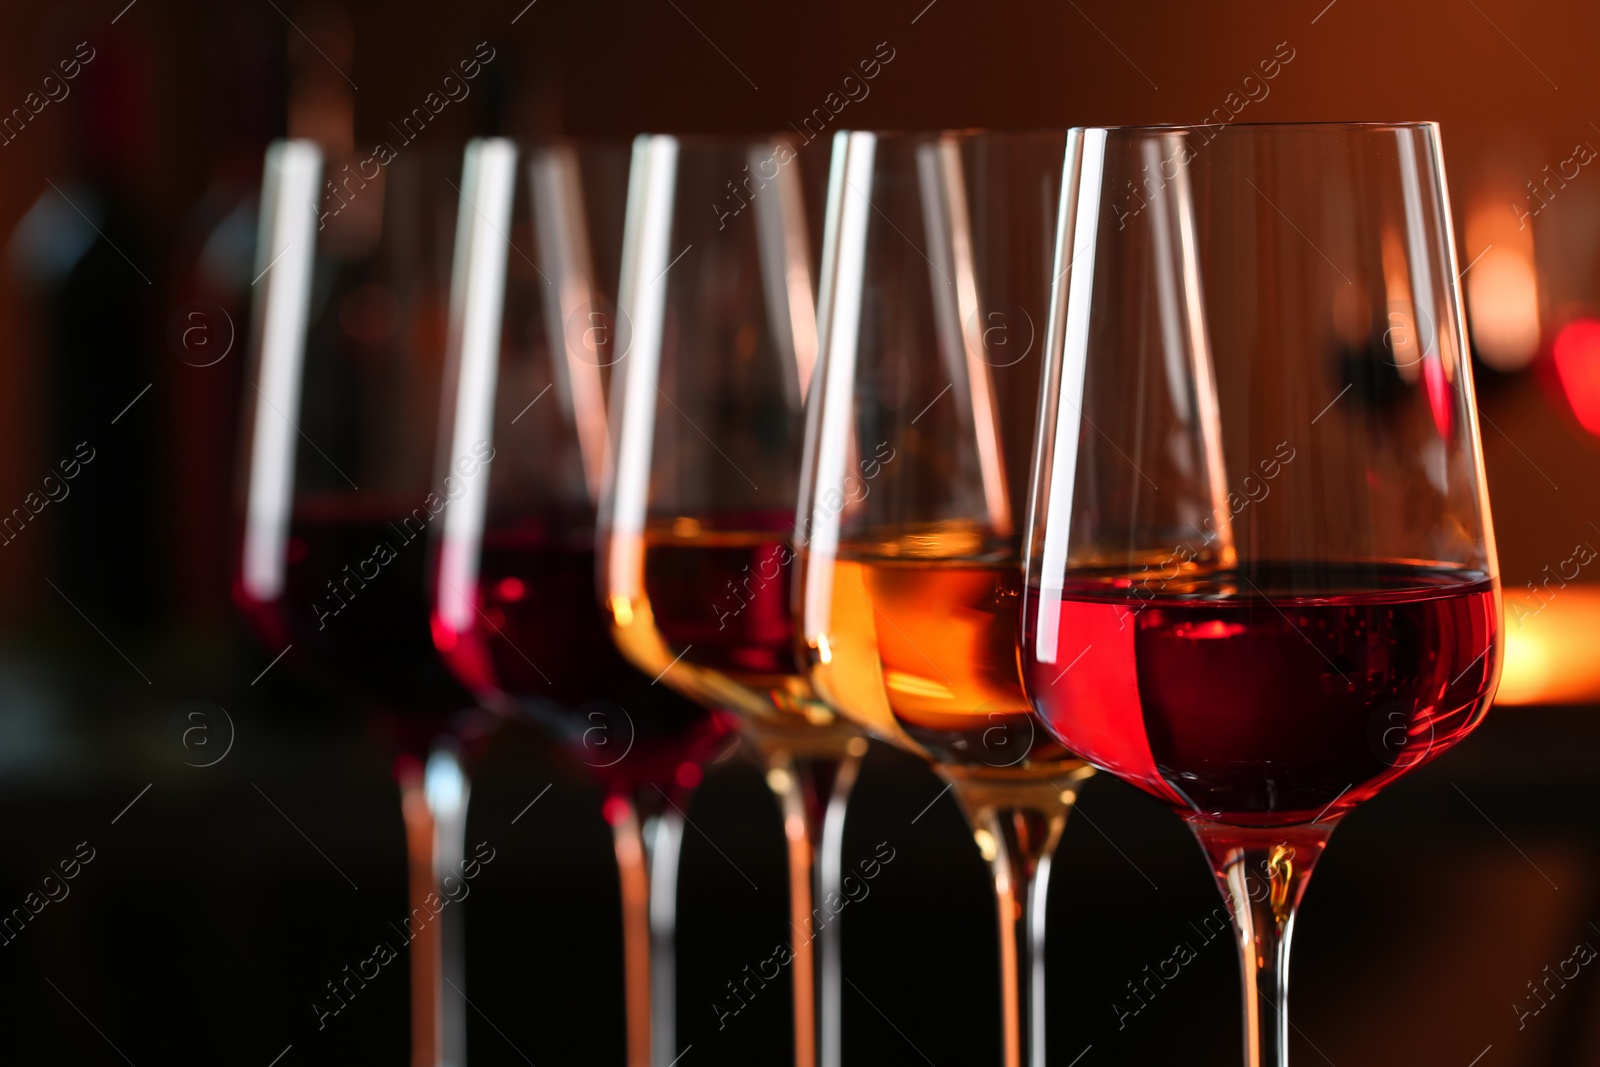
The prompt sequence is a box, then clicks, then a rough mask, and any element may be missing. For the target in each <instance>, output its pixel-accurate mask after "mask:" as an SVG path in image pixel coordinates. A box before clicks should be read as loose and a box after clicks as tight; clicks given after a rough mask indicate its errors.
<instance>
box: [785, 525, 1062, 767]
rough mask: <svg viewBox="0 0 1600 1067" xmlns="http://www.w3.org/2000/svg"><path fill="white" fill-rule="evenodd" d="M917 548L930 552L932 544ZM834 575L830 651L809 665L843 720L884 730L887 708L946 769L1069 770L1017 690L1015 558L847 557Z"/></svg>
mask: <svg viewBox="0 0 1600 1067" xmlns="http://www.w3.org/2000/svg"><path fill="white" fill-rule="evenodd" d="M918 541H919V542H922V545H921V546H919V547H923V548H924V549H925V547H926V542H927V541H928V538H927V537H926V536H922V537H919V538H918ZM890 547H891V551H894V550H898V549H902V548H904V547H905V546H900V545H896V546H890ZM834 567H835V569H834V595H833V599H832V604H831V612H830V613H831V620H830V625H829V630H828V636H827V640H826V646H827V649H826V654H823V653H822V650H821V649H820V648H819V649H818V650H816V652H815V662H816V665H817V667H816V673H817V677H818V683H819V689H820V690H821V691H822V692H823V693H824V694H826V695H827V696H828V697H829V698H830V699H832V700H835V701H837V702H838V705H839V706H840V707H841V708H842V709H844V710H845V712H846V714H850V715H852V716H855V717H859V720H860V721H861V722H862V723H863V725H866V726H868V727H869V728H876V729H878V730H879V732H880V733H882V732H884V731H883V725H884V724H883V722H882V716H883V715H884V713H885V712H886V713H887V714H888V716H889V717H890V719H891V720H892V722H893V723H894V725H895V726H896V727H898V729H899V731H901V732H903V733H904V735H905V736H906V737H908V738H910V739H911V740H912V741H914V742H915V743H916V745H917V746H918V747H920V748H922V749H923V750H924V751H925V752H926V753H927V754H928V755H930V756H932V757H933V758H934V759H935V760H936V761H938V762H940V763H944V764H961V765H968V766H970V767H971V768H973V769H974V770H981V769H983V768H990V769H992V770H995V771H1012V770H1037V769H1040V768H1047V767H1053V766H1058V765H1062V764H1065V763H1067V762H1072V763H1073V764H1074V765H1076V762H1077V761H1076V760H1075V759H1074V757H1073V756H1072V754H1071V753H1070V752H1068V751H1067V750H1066V748H1064V747H1063V746H1062V745H1061V744H1060V743H1059V742H1058V741H1056V740H1055V738H1054V737H1052V736H1051V735H1050V733H1049V732H1048V731H1047V730H1045V729H1044V727H1043V726H1041V725H1040V724H1038V722H1037V721H1036V719H1035V717H1034V715H1033V711H1032V709H1031V708H1030V707H1029V706H1028V701H1027V697H1026V696H1025V695H1024V693H1023V690H1022V678H1021V675H1020V674H1019V672H1018V666H1017V621H1018V593H1019V592H1020V590H1021V586H1022V573H1021V568H1020V566H1019V564H1018V563H1017V562H1016V561H1015V560H1014V559H982V558H980V559H966V558H960V557H956V558H948V557H939V556H928V555H926V554H915V553H914V554H910V555H899V554H895V555H891V554H888V553H885V554H881V555H879V554H876V553H875V554H872V555H860V554H855V553H851V554H849V555H844V556H842V557H841V558H840V559H839V560H838V561H837V562H836V563H835V565H834ZM874 683H876V685H877V688H876V690H874Z"/></svg>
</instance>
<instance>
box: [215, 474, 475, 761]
mask: <svg viewBox="0 0 1600 1067" xmlns="http://www.w3.org/2000/svg"><path fill="white" fill-rule="evenodd" d="M391 517H392V519H393V521H390V519H391ZM405 517H406V512H405V511H403V510H399V509H398V508H390V507H386V506H384V502H383V501H381V500H376V501H374V500H369V499H366V498H363V497H354V496H352V497H347V498H345V497H341V498H333V499H324V500H312V501H301V502H300V503H298V504H297V505H296V509H295V516H294V518H293V520H292V521H291V522H290V526H289V539H288V544H287V547H286V557H287V558H286V560H285V571H284V582H283V588H282V591H281V593H280V594H279V595H278V596H277V597H276V598H274V599H271V600H260V599H257V598H256V597H255V596H253V595H252V594H251V593H250V591H249V590H248V589H247V588H246V586H245V585H244V584H243V583H242V582H240V583H236V585H235V596H236V598H237V600H238V602H239V605H240V607H241V608H242V609H243V610H244V613H245V615H246V616H247V618H248V619H249V620H250V623H251V625H252V626H253V628H254V629H255V631H256V633H257V635H258V637H259V638H260V640H261V642H262V644H263V646H264V647H265V648H266V649H267V651H268V652H270V653H271V654H274V655H276V654H277V653H278V652H280V651H282V650H283V649H284V647H285V646H290V645H292V646H293V647H292V650H291V651H290V653H289V655H288V657H287V660H288V661H289V662H291V663H293V664H294V665H295V666H296V667H298V668H299V669H301V670H302V671H304V672H306V673H308V674H310V675H311V676H312V677H313V678H314V679H315V680H316V681H317V682H319V683H320V684H322V685H323V686H325V687H328V688H330V689H331V690H333V691H334V692H337V693H342V694H344V695H347V696H348V697H349V699H351V700H353V701H357V702H361V703H374V704H376V705H378V706H379V708H380V709H381V710H383V711H385V712H387V713H388V714H389V716H390V721H389V724H388V725H389V726H390V727H391V728H392V731H393V732H395V733H396V734H398V735H399V736H398V737H397V738H396V739H397V740H398V741H400V743H402V744H405V745H408V746H409V745H412V744H413V743H420V744H424V745H425V744H426V743H427V741H428V740H431V738H432V737H433V736H435V735H436V734H437V733H438V732H439V731H440V730H441V729H442V727H443V719H444V718H445V717H447V716H450V715H452V714H454V713H456V712H459V711H462V710H464V709H466V708H470V707H472V706H473V700H472V697H471V696H470V695H469V694H468V693H467V692H466V690H465V689H463V688H462V687H461V686H460V685H459V684H458V683H457V682H456V681H455V679H454V678H453V677H452V676H451V675H450V673H449V672H448V671H447V670H445V668H444V665H443V664H442V663H440V661H439V657H438V655H437V654H436V653H435V652H434V649H433V640H432V636H431V635H430V633H429V629H428V614H429V595H428V590H429V585H428V573H429V565H430V560H429V545H428V541H427V536H426V533H425V532H418V531H417V530H416V529H415V526H416V523H415V521H414V520H413V521H412V522H411V524H410V525H409V526H407V525H405V524H404V523H403V522H402V519H404V518H405ZM396 716H398V721H397V720H396V718H395V717H396Z"/></svg>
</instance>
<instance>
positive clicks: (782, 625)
mask: <svg viewBox="0 0 1600 1067" xmlns="http://www.w3.org/2000/svg"><path fill="white" fill-rule="evenodd" d="M791 527H792V523H791ZM646 541H647V544H648V546H649V547H648V555H647V560H648V564H647V566H646V568H645V592H646V595H647V596H649V598H650V603H651V605H652V607H653V609H654V611H655V616H656V628H657V629H658V630H659V631H660V633H661V637H662V639H663V640H665V641H666V643H667V644H668V645H670V646H671V647H673V648H690V649H691V651H690V652H688V653H686V654H685V658H687V659H690V660H692V661H693V662H694V663H695V664H696V665H698V666H701V667H705V668H708V669H710V670H714V671H719V672H721V673H723V674H726V675H728V676H730V677H733V678H739V679H760V678H765V677H768V676H784V677H789V676H796V675H798V674H800V665H799V661H798V657H797V655H796V649H795V643H794V641H795V638H794V618H793V614H792V612H791V610H790V586H791V572H790V570H789V566H788V565H789V563H790V562H791V561H792V560H793V559H794V553H793V552H792V550H791V549H790V548H789V545H788V542H787V541H786V540H784V539H782V538H781V537H780V536H779V535H778V534H775V533H772V532H769V531H768V530H766V529H765V528H763V527H757V528H755V529H747V530H731V531H730V530H704V531H701V532H699V533H697V534H694V535H692V536H691V537H689V538H683V537H677V536H672V535H668V536H664V537H663V536H656V537H651V536H650V535H648V534H647V535H646ZM755 687H757V688H759V683H758V684H757V685H756V686H755Z"/></svg>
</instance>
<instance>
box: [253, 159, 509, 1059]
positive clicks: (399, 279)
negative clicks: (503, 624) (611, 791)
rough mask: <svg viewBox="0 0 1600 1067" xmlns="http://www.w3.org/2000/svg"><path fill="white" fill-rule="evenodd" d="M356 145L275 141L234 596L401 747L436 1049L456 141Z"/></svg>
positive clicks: (465, 471) (446, 801) (447, 893)
mask: <svg viewBox="0 0 1600 1067" xmlns="http://www.w3.org/2000/svg"><path fill="white" fill-rule="evenodd" d="M344 162H345V161H344V160H342V159H340V158H338V156H337V155H335V156H332V157H329V156H327V155H326V154H325V153H324V151H323V149H321V148H319V147H318V146H317V145H316V144H315V143H313V142H311V141H306V140H287V141H279V142H276V143H275V144H273V145H272V146H271V148H269V150H268V152H267V157H266V166H265V171H264V175H263V187H262V197H261V203H262V213H261V222H260V236H259V238H258V240H257V245H256V247H257V249H258V252H257V264H256V274H257V279H256V282H255V305H254V314H253V316H252V320H251V338H250V340H251V353H250V359H251V364H250V371H249V376H248V378H247V379H246V380H247V381H248V383H249V388H248V390H247V391H246V393H245V409H246V417H245V428H244V432H245V437H244V448H243V450H242V451H243V455H244V457H245V461H246V462H245V470H244V472H243V477H242V479H241V493H240V496H241V498H242V499H241V501H240V503H241V506H242V522H241V526H242V529H241V532H240V543H239V555H238V557H237V558H238V567H237V570H236V571H235V574H234V597H235V600H236V602H237V603H238V605H239V607H240V609H241V610H242V611H243V613H244V614H245V616H246V617H247V619H248V620H249V622H250V623H251V624H252V627H253V629H254V630H255V631H256V635H257V636H258V638H259V639H260V641H261V643H262V646H263V651H264V653H265V655H266V656H270V657H274V658H273V659H272V661H271V663H268V664H266V667H267V668H268V669H271V667H272V666H273V665H274V664H276V663H277V661H278V659H280V658H285V659H286V660H287V663H288V665H291V666H294V667H297V668H299V669H301V670H302V671H303V672H305V673H307V674H308V675H310V676H311V677H312V678H313V679H314V680H315V681H316V682H318V683H319V684H320V685H321V686H322V687H323V688H324V689H325V690H326V691H328V692H330V693H333V694H337V695H338V696H339V697H340V698H341V699H344V700H347V701H349V702H350V703H351V704H352V705H353V706H356V707H359V708H361V709H362V710H363V712H365V713H367V714H368V715H369V716H370V717H371V718H372V720H373V722H374V723H375V725H376V726H377V728H378V730H379V732H380V733H381V734H382V735H383V736H384V737H385V738H386V739H387V740H388V741H389V742H390V743H391V745H392V746H393V747H394V748H395V750H396V751H397V753H398V758H397V759H396V761H395V774H396V777H397V779H398V782H399V785H400V790H401V802H402V809H401V810H402V813H403V815H404V818H405V826H406V848H407V853H408V859H409V877H408V886H409V892H410V904H411V906H412V907H413V909H420V910H414V911H413V912H412V914H413V915H421V916H429V917H430V918H428V920H427V921H419V922H418V923H417V924H415V927H414V928H413V927H411V926H408V928H407V930H406V931H405V933H406V938H407V940H406V942H405V943H406V944H407V945H409V951H410V955H411V976H412V995H411V1029H412V1056H413V1062H414V1063H416V1064H419V1065H427V1067H433V1065H434V1064H442V1063H455V1064H459V1063H462V1062H463V1061H464V1057H465V1044H466V1018H465V1007H464V1004H463V997H462V995H460V994H459V991H460V990H461V989H464V981H465V979H464V977H463V967H462V959H461V955H462V945H463V942H462V932H463V928H462V925H461V911H462V909H461V907H460V906H459V905H455V906H451V905H452V904H453V898H458V897H460V896H461V886H462V882H463V870H464V867H463V864H464V861H465V856H464V849H465V835H466V812H467V799H468V792H469V786H468V780H467V775H466V771H465V769H464V765H463V759H462V741H463V740H464V739H466V740H470V739H471V738H472V737H473V736H475V735H477V734H479V733H481V729H480V727H479V726H478V725H477V723H476V721H475V719H474V716H473V714H472V709H473V707H474V704H473V700H472V697H471V695H470V694H469V693H468V692H467V691H466V690H465V689H463V688H462V687H461V686H460V685H459V684H457V683H456V681H455V680H454V679H453V678H452V677H451V676H450V674H449V673H448V672H447V671H446V670H445V669H444V666H443V664H442V663H441V662H440V660H439V658H438V656H437V655H436V654H435V653H434V649H433V642H432V638H431V636H430V633H429V627H428V618H429V595H428V594H429V582H428V572H429V568H430V565H431V558H430V536H431V535H432V534H433V532H434V531H435V529H436V528H437V526H438V524H439V522H440V521H441V520H440V519H439V517H438V516H439V514H440V513H441V512H443V511H445V510H446V509H447V507H448V505H449V504H450V502H451V501H452V500H453V499H454V498H456V497H458V496H459V495H460V493H461V489H460V486H461V485H462V484H463V483H465V484H467V485H471V484H473V482H474V481H475V480H476V479H480V478H482V476H483V475H482V464H483V461H484V459H485V457H484V456H483V455H479V454H476V453H473V454H468V455H466V456H463V457H462V459H463V461H464V463H463V466H462V467H461V468H460V469H459V470H453V471H451V472H450V473H449V474H448V475H442V476H441V475H439V474H437V473H436V472H435V469H434V457H433V450H432V447H433V443H434V437H433V430H434V427H435V426H436V424H437V421H438V414H439V386H440V379H441V372H442V369H443V364H444V350H445V344H444V339H445V323H446V319H447V299H446V294H447V290H448V285H449V279H450V266H451V245H452V235H453V232H454V230H455V225H456V217H457V214H458V199H459V198H458V196H457V191H456V188H455V187H454V184H455V183H456V182H457V181H459V178H460V168H461V156H460V153H459V152H427V151H423V150H421V149H413V150H411V151H409V152H407V153H405V154H404V155H401V156H399V157H397V158H394V159H392V160H391V161H389V162H388V165H387V166H384V167H382V168H365V169H364V168H362V167H361V166H360V160H356V159H352V160H351V161H350V165H349V166H348V167H345V166H343V165H342V164H343V163H344ZM368 162H370V161H368ZM373 169H375V173H373V174H367V175H366V176H363V174H364V173H366V171H367V170H373ZM336 179H337V181H336ZM473 869H474V870H476V868H473ZM430 899H431V900H432V902H433V903H434V904H438V907H434V906H432V905H430ZM440 901H450V902H451V903H450V904H440V903H439V902H440ZM447 984H454V985H455V987H456V990H457V992H456V993H451V994H450V995H446V993H447V990H446V985H447Z"/></svg>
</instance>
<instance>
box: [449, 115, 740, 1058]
mask: <svg viewBox="0 0 1600 1067" xmlns="http://www.w3.org/2000/svg"><path fill="white" fill-rule="evenodd" d="M627 174H628V148H627V144H626V142H615V143H613V142H604V141H595V142H568V141H548V142H541V143H519V142H516V141H512V140H507V139H500V138H496V139H489V140H478V141H474V142H472V143H471V144H470V145H469V146H468V148H467V155H466V166H465V169H464V172H463V178H462V195H463V198H464V200H465V201H466V202H468V203H470V209H468V210H464V211H463V212H462V216H461V230H460V236H459V240H458V246H457V248H458V251H457V256H456V268H455V271H456V272H455V278H454V282H453V286H452V304H451V311H450V330H449V343H448V348H447V353H446V371H445V378H444V408H445V410H444V415H443V419H442V422H443V425H442V429H441V436H440V443H441V449H442V452H441V463H444V464H448V463H455V462H458V460H457V457H460V456H471V455H475V454H477V453H479V452H486V453H488V454H490V455H492V456H493V462H492V463H491V464H489V465H488V466H487V467H486V468H485V470H484V473H483V474H482V476H480V477H479V478H477V479H472V480H469V481H467V482H466V483H465V486H464V492H463V494H462V496H461V498H460V499H458V500H456V501H455V502H454V503H453V504H452V505H451V506H450V509H449V510H448V511H447V512H446V514H445V515H444V516H443V517H442V520H441V521H442V523H443V525H442V527H441V533H442V541H441V543H440V553H439V565H438V569H437V572H436V574H435V581H434V587H433V597H434V601H433V602H434V612H433V636H434V642H435V644H436V645H437V647H438V649H439V651H440V653H441V654H442V655H443V657H444V659H445V661H446V662H447V663H448V664H449V666H450V668H451V669H452V670H453V671H454V672H455V674H456V676H457V677H458V678H459V679H460V680H461V682H462V684H464V685H465V686H467V687H468V688H469V689H470V690H471V691H472V692H473V694H474V695H475V696H476V697H477V698H478V700H479V701H480V702H481V703H482V704H483V705H484V706H485V707H488V708H492V709H495V710H497V711H500V712H502V713H504V714H507V715H520V716H524V717H528V718H531V719H533V720H534V721H535V722H537V723H538V724H539V725H541V726H542V727H544V728H545V729H546V731H547V732H548V733H550V734H552V735H554V736H555V737H557V738H559V739H560V740H562V741H563V742H565V744H566V747H567V750H568V751H569V752H570V753H571V754H572V755H574V756H575V757H576V758H577V759H578V760H579V761H580V762H581V763H583V764H584V765H585V766H586V768H587V769H588V770H589V772H590V773H591V774H592V776H593V777H594V778H595V779H596V780H597V781H598V782H599V784H600V785H601V787H602V788H603V789H604V791H605V793H606V800H605V806H604V813H605V817H606V821H607V822H608V823H609V824H610V826H611V829H612V834H613V837H614V842H615V846H616V857H617V863H618V867H619V870H620V874H621V882H622V886H621V888H622V904H623V913H624V914H623V945H624V953H623V955H624V976H625V982H624V987H625V992H626V999H627V1010H626V1015H627V1045H628V1063H629V1064H630V1065H632V1067H650V1065H651V1063H652V1062H654V1063H656V1064H665V1063H669V1062H671V1061H672V1060H673V1059H675V1058H677V1056H678V1055H679V1054H680V1053H681V1051H682V1050H681V1049H679V1048H677V1047H676V1036H675V1026H674V1023H675V1019H674V1015H675V998H674V977H675V956H674V952H673V948H674V945H673V935H674V928H675V925H676V923H675V912H676V909H675V906H674V905H675V896H676V883H677V871H678V858H679V849H680V846H681V844H682V841H683V831H684V814H683V812H684V809H686V808H687V807H688V805H689V794H690V792H691V791H692V790H693V788H694V786H696V785H697V784H698V783H699V782H700V779H701V776H702V771H701V765H702V763H704V762H705V761H708V760H710V759H712V758H713V757H715V756H716V755H717V754H718V753H719V752H720V751H722V750H723V749H724V748H725V747H726V743H725V735H726V733H727V729H728V725H727V723H726V721H725V720H724V719H722V718H720V717H718V716H716V715H714V714H713V713H712V712H711V711H710V710H708V709H706V708H705V707H703V706H702V705H700V704H697V703H695V702H694V701H692V700H689V699H687V698H685V697H682V696H679V695H678V694H676V693H675V692H673V691H672V690H670V689H668V688H667V687H666V686H660V685H652V684H651V678H650V676H648V675H645V674H642V673H640V672H639V671H638V670H636V669H634V667H633V666H632V665H631V664H629V662H628V661H627V660H625V659H624V658H623V657H622V654H621V652H619V651H618V649H617V647H616V645H615V643H614V642H613V641H612V640H611V632H610V620H609V618H608V617H607V616H606V614H605V612H604V610H603V608H602V606H601V604H600V601H599V599H598V597H597V596H596V593H595V520H596V513H597V506H598V500H599V487H600V480H601V477H602V474H603V472H604V470H605V466H606V463H607V457H608V454H609V450H610V442H609V438H608V431H607V414H606V412H607V408H606V390H607V386H608V385H609V383H610V379H611V376H612V374H613V373H614V372H615V367H616V364H617V361H618V360H619V359H621V358H622V353H621V352H619V350H618V346H617V344H616V339H617V338H616V330H615V309H614V306H613V304H612V301H611V296H610V292H609V287H608V286H607V285H605V284H602V279H606V280H610V281H612V282H614V280H615V278H616V276H617V270H618V256H619V254H620V251H621V247H622V221H623V210H622V209H623V201H624V194H625V191H626V184H627Z"/></svg>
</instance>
